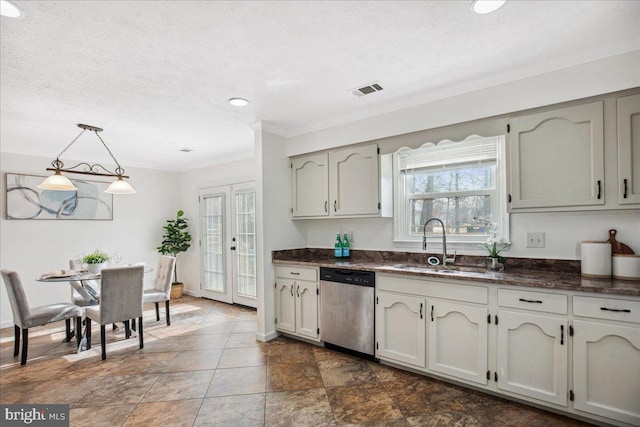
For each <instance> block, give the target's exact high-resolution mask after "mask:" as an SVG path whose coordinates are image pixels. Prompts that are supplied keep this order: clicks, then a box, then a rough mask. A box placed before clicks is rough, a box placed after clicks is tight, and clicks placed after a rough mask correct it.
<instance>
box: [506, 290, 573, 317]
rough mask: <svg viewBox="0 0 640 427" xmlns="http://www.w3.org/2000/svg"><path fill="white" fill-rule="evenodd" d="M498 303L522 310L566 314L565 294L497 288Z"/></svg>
mask: <svg viewBox="0 0 640 427" xmlns="http://www.w3.org/2000/svg"><path fill="white" fill-rule="evenodd" d="M498 305H499V306H500V307H512V308H521V309H523V310H532V311H544V312H546V313H558V314H567V296H566V295H560V294H550V293H547V292H531V291H520V290H515V289H498Z"/></svg>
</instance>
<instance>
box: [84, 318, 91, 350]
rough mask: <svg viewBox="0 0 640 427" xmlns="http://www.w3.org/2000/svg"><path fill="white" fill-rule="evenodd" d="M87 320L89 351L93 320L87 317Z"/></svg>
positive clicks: (88, 348)
mask: <svg viewBox="0 0 640 427" xmlns="http://www.w3.org/2000/svg"><path fill="white" fill-rule="evenodd" d="M85 320H86V321H87V350H91V319H89V318H88V317H87V318H86V319H85Z"/></svg>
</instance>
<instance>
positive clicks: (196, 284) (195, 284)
mask: <svg viewBox="0 0 640 427" xmlns="http://www.w3.org/2000/svg"><path fill="white" fill-rule="evenodd" d="M255 179H256V174H255V159H254V158H248V159H244V160H239V161H235V162H229V163H224V164H219V165H214V166H209V167H206V168H201V169H194V170H191V171H188V172H183V173H182V174H181V176H180V187H181V195H180V200H179V203H180V206H179V207H178V209H182V210H183V211H184V212H185V216H186V217H187V218H189V231H190V233H191V237H192V242H193V243H192V244H191V247H190V248H189V250H188V251H187V252H185V253H183V254H180V255H178V276H179V279H180V281H182V282H184V284H185V288H184V289H185V292H186V293H188V294H190V295H195V296H200V247H199V246H198V240H199V239H200V238H201V233H200V225H201V224H200V206H199V204H198V194H199V191H200V190H201V189H204V188H208V187H216V186H219V185H230V184H235V183H239V182H247V181H255ZM178 209H176V210H178Z"/></svg>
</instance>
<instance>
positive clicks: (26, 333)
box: [20, 328, 29, 365]
mask: <svg viewBox="0 0 640 427" xmlns="http://www.w3.org/2000/svg"><path fill="white" fill-rule="evenodd" d="M28 345H29V329H28V328H24V329H23V330H22V359H21V360H20V364H21V365H26V364H27V346H28Z"/></svg>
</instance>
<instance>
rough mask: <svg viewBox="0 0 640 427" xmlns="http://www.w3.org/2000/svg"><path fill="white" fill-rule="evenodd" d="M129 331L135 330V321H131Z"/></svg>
mask: <svg viewBox="0 0 640 427" xmlns="http://www.w3.org/2000/svg"><path fill="white" fill-rule="evenodd" d="M131 330H133V331H135V330H136V319H131Z"/></svg>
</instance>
